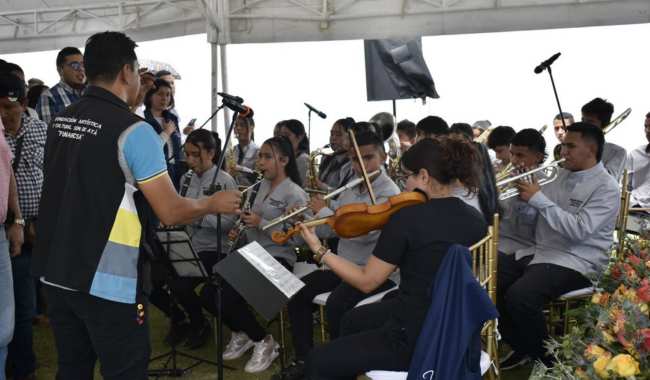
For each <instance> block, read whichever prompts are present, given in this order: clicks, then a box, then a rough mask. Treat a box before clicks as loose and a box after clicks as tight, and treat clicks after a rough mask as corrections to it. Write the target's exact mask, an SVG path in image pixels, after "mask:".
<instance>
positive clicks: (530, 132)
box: [499, 128, 546, 255]
mask: <svg viewBox="0 0 650 380" xmlns="http://www.w3.org/2000/svg"><path fill="white" fill-rule="evenodd" d="M510 156H511V157H510V159H511V162H512V164H513V166H514V167H515V168H517V169H518V171H516V172H515V174H518V173H523V172H525V171H528V170H532V169H535V168H536V167H538V166H539V165H541V164H543V163H544V160H546V141H545V140H544V136H542V134H541V133H539V131H537V130H535V129H532V128H528V129H523V130H521V131H519V132H518V133H517V134H516V135H515V137H514V138H513V139H512V142H511V145H510ZM536 178H539V177H537V176H536ZM499 206H500V208H501V210H500V211H499V214H500V216H501V222H500V223H499V252H502V253H504V254H506V255H512V254H514V253H515V252H516V251H517V250H519V249H524V248H528V247H531V246H533V245H535V224H536V223H537V210H536V209H535V208H534V207H533V206H531V205H529V204H528V203H527V202H524V201H523V200H521V199H520V198H519V197H512V198H509V199H505V200H501V201H499Z"/></svg>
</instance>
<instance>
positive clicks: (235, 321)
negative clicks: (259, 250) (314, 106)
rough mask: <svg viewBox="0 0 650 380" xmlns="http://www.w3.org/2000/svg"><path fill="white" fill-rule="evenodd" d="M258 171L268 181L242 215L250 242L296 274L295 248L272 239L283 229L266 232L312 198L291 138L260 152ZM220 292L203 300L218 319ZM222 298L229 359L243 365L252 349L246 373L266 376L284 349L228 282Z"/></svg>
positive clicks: (270, 143)
mask: <svg viewBox="0 0 650 380" xmlns="http://www.w3.org/2000/svg"><path fill="white" fill-rule="evenodd" d="M257 166H258V168H259V169H260V170H261V171H262V173H263V174H264V180H263V181H262V183H261V185H260V188H259V190H258V192H257V196H256V197H255V202H254V203H253V207H252V208H251V211H250V212H249V213H245V214H242V215H241V218H242V220H243V221H244V223H246V226H247V227H249V228H248V229H247V230H246V237H247V238H248V241H256V242H258V243H259V244H260V245H261V246H262V247H264V249H266V250H267V251H268V252H269V253H270V254H271V255H272V256H273V257H274V258H275V259H276V260H278V262H280V264H282V265H283V266H284V267H286V268H287V269H289V270H291V268H292V267H293V264H294V263H295V261H296V255H295V254H294V253H293V250H292V248H291V247H290V246H288V245H279V244H276V243H274V242H273V241H272V240H271V234H272V233H273V232H274V231H279V230H281V229H282V226H281V225H278V226H274V227H272V228H269V229H268V230H266V231H262V229H261V227H263V226H264V225H265V224H267V223H269V221H270V220H272V219H275V218H277V217H279V216H281V215H283V214H284V213H285V211H286V210H287V209H288V208H289V207H292V206H295V205H298V206H304V205H306V204H307V200H308V197H307V194H306V193H305V192H304V191H303V190H302V189H301V188H300V186H299V185H298V184H297V183H296V182H297V181H298V180H299V178H298V170H297V168H296V160H295V158H294V157H293V148H292V146H291V143H290V142H289V140H287V139H286V138H285V137H273V138H270V139H268V140H266V141H265V142H264V144H262V147H261V148H260V153H259V158H258V163H257ZM214 291H215V289H214V287H212V286H206V287H204V289H203V291H202V292H201V298H202V299H203V301H204V306H205V307H206V309H208V310H209V311H210V312H212V313H213V314H215V315H216V307H215V305H214V300H215V297H214ZM222 298H223V304H224V308H223V310H222V318H223V321H224V323H225V324H226V326H228V328H230V330H231V331H232V335H231V338H230V342H229V343H228V345H227V346H226V349H225V350H224V353H223V359H224V360H233V359H237V358H239V357H241V356H242V355H244V354H245V353H246V351H248V350H249V349H250V348H251V347H252V348H253V355H252V356H251V358H250V360H248V362H247V363H246V366H245V367H244V370H245V371H246V372H249V373H257V372H262V371H264V370H266V369H267V368H268V367H269V366H270V365H271V363H272V362H273V360H275V358H276V357H277V356H278V348H279V346H278V344H277V343H276V342H275V340H274V339H273V336H272V335H270V334H267V332H266V330H265V329H264V327H262V326H261V325H260V324H259V322H258V321H257V319H256V318H255V315H254V314H253V312H252V311H251V310H250V308H249V307H248V305H247V304H246V301H245V300H244V299H243V298H242V297H241V295H239V293H237V291H236V290H234V289H233V288H232V287H231V286H230V285H228V283H227V282H225V281H224V282H223V289H222Z"/></svg>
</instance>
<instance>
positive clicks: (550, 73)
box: [546, 65, 566, 131]
mask: <svg viewBox="0 0 650 380" xmlns="http://www.w3.org/2000/svg"><path fill="white" fill-rule="evenodd" d="M546 70H547V71H548V75H549V77H551V85H552V86H553V94H555V101H556V102H557V108H558V110H560V120H562V128H564V130H565V131H566V122H565V121H564V116H562V115H563V112H562V106H561V105H560V98H559V96H558V95H557V89H556V88H555V80H553V71H552V70H551V66H550V65H549V66H547V67H546Z"/></svg>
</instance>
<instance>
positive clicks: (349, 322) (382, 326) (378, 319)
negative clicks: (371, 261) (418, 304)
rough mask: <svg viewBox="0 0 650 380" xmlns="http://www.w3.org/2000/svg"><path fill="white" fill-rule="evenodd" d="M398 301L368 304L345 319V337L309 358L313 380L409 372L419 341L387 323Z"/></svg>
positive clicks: (353, 311)
mask: <svg viewBox="0 0 650 380" xmlns="http://www.w3.org/2000/svg"><path fill="white" fill-rule="evenodd" d="M396 307H398V302H397V300H396V299H391V300H388V301H382V302H380V303H375V304H370V305H364V306H360V307H357V308H354V309H352V310H350V311H349V312H348V313H346V314H345V316H344V317H343V321H342V325H341V336H340V337H339V338H338V339H336V340H333V341H331V342H329V343H327V344H324V345H322V346H318V347H315V348H314V349H313V350H312V351H311V353H310V354H309V356H308V358H307V372H308V377H307V378H308V379H310V380H354V379H355V378H356V377H357V375H359V374H363V373H365V372H367V371H370V370H387V371H406V370H408V367H409V364H410V361H411V356H412V355H413V350H414V348H415V342H408V339H407V337H406V333H405V332H404V331H403V329H399V328H397V327H391V326H390V324H387V322H388V320H389V319H390V318H391V315H393V313H394V310H395V308H396Z"/></svg>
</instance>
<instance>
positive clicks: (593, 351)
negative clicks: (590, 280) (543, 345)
mask: <svg viewBox="0 0 650 380" xmlns="http://www.w3.org/2000/svg"><path fill="white" fill-rule="evenodd" d="M626 243H627V244H626V248H625V250H624V252H622V253H619V254H614V255H613V259H612V261H611V262H610V265H609V267H608V269H607V271H606V272H605V273H604V274H603V276H602V277H601V278H600V279H599V281H598V289H599V291H598V292H597V293H595V294H594V295H593V296H592V297H591V301H590V302H589V303H588V304H587V305H585V306H584V307H583V308H582V310H581V311H580V321H581V323H580V325H579V326H577V327H574V328H573V329H572V330H571V332H570V333H569V334H567V335H566V336H564V337H562V338H561V339H560V340H559V341H558V340H550V341H549V342H548V343H547V347H548V349H549V352H550V353H551V355H553V357H554V358H555V361H556V363H555V365H554V366H553V367H551V368H547V367H545V366H543V365H541V364H538V365H537V366H536V367H535V369H534V370H533V373H532V375H531V379H558V380H559V379H581V380H582V379H585V380H586V379H594V380H600V379H626V380H630V379H650V318H649V314H648V310H649V307H650V252H649V251H650V241H649V240H647V239H645V238H644V239H640V240H630V241H628V242H626Z"/></svg>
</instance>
